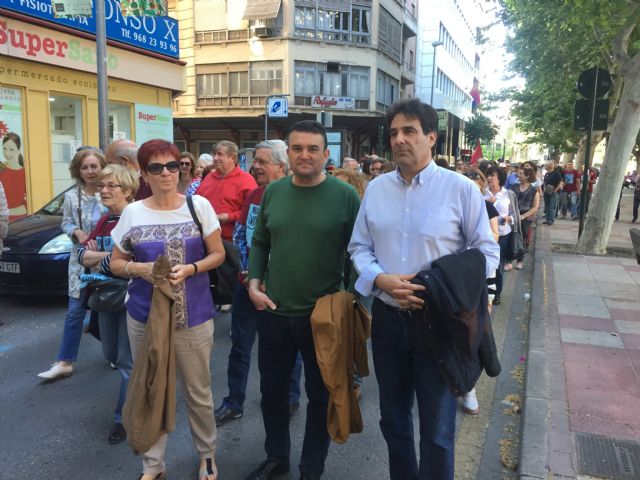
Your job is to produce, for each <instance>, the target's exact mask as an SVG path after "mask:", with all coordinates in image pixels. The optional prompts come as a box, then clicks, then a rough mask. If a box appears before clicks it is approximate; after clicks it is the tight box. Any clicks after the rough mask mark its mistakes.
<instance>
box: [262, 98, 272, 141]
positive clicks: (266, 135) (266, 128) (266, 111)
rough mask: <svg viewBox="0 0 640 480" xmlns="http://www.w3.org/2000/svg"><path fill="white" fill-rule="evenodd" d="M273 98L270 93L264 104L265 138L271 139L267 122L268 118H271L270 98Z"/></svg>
mask: <svg viewBox="0 0 640 480" xmlns="http://www.w3.org/2000/svg"><path fill="white" fill-rule="evenodd" d="M270 98H271V95H268V96H267V98H266V99H265V102H266V103H265V105H264V139H265V141H266V140H269V125H268V124H267V119H268V118H269V99H270Z"/></svg>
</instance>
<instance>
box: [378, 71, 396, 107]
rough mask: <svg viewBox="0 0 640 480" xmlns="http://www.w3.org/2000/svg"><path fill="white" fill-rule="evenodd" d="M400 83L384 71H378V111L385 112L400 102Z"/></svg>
mask: <svg viewBox="0 0 640 480" xmlns="http://www.w3.org/2000/svg"><path fill="white" fill-rule="evenodd" d="M399 91H400V82H398V80H397V79H395V78H393V77H392V76H390V75H387V74H386V73H384V72H383V71H382V70H378V85H377V89H376V102H377V108H378V110H385V109H386V108H387V107H388V106H390V105H391V104H392V103H393V102H395V101H396V100H398V94H399Z"/></svg>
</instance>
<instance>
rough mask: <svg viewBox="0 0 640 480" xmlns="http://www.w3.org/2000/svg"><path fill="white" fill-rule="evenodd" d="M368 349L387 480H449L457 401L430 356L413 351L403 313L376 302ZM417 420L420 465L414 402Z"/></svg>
mask: <svg viewBox="0 0 640 480" xmlns="http://www.w3.org/2000/svg"><path fill="white" fill-rule="evenodd" d="M372 317H373V323H372V329H371V344H372V351H373V364H374V367H375V372H376V378H377V380H378V386H379V395H380V416H381V418H380V429H381V430H382V435H383V436H384V439H385V440H386V442H387V448H388V450H389V470H390V477H391V480H413V479H421V480H426V479H428V480H452V479H453V466H454V442H455V428H456V408H457V403H456V397H455V396H454V395H453V394H452V393H451V391H450V390H449V388H448V387H447V384H446V382H445V380H444V376H443V375H442V373H441V372H440V370H439V369H438V366H437V364H436V361H435V359H434V358H433V357H432V356H431V354H430V353H428V352H424V351H419V350H418V349H416V348H415V345H414V344H413V341H412V339H413V338H414V337H413V336H412V334H411V333H410V332H412V331H415V330H413V329H412V328H410V327H411V326H410V325H407V322H412V321H414V320H413V319H412V318H411V317H408V316H407V314H406V313H401V312H399V311H398V310H396V309H394V308H392V307H388V306H387V305H385V304H384V303H383V302H381V301H380V300H378V299H376V300H375V301H374V303H373V310H372ZM414 398H417V400H418V413H419V416H420V464H419V466H418V461H417V459H416V448H415V441H414V438H413V402H414Z"/></svg>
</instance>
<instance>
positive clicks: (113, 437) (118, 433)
mask: <svg viewBox="0 0 640 480" xmlns="http://www.w3.org/2000/svg"><path fill="white" fill-rule="evenodd" d="M126 438H127V432H126V431H125V429H124V427H123V426H122V424H121V423H117V422H116V423H114V424H113V426H112V427H111V430H109V439H108V441H109V444H110V445H116V444H118V443H121V442H124V441H125V440H126Z"/></svg>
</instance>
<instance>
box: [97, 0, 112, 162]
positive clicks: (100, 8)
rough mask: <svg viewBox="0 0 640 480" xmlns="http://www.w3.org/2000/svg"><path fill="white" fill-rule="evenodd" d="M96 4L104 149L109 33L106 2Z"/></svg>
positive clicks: (103, 146) (100, 127) (100, 132)
mask: <svg viewBox="0 0 640 480" xmlns="http://www.w3.org/2000/svg"><path fill="white" fill-rule="evenodd" d="M93 4H94V5H95V6H96V57H97V61H98V64H97V65H96V68H97V74H98V79H97V82H98V139H99V143H100V148H101V149H102V151H104V150H105V149H106V148H107V145H108V144H109V105H108V102H109V100H108V98H107V84H108V81H109V80H108V77H107V35H106V30H107V28H106V20H105V14H104V2H103V1H101V0H97V1H94V2H93Z"/></svg>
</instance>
